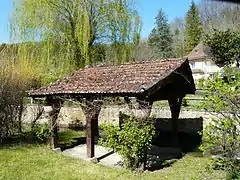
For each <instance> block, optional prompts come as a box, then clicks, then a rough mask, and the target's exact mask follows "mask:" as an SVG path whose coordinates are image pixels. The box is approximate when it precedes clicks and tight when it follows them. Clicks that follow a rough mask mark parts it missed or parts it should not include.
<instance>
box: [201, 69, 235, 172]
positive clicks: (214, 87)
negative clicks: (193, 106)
mask: <svg viewBox="0 0 240 180" xmlns="http://www.w3.org/2000/svg"><path fill="white" fill-rule="evenodd" d="M204 87H205V89H206V90H205V98H206V101H203V102H202V104H201V107H202V108H203V109H205V110H206V111H209V112H210V113H212V114H213V115H216V118H215V119H212V120H211V122H210V123H209V124H208V125H207V126H206V127H205V129H204V131H203V144H202V145H201V150H203V151H204V153H210V154H217V155H218V156H220V157H222V158H224V161H218V162H217V163H218V164H222V167H224V169H225V170H227V171H228V172H229V173H230V174H235V175H236V174H237V173H235V170H236V169H235V166H232V164H234V163H235V160H236V156H237V155H238V153H239V151H240V108H239V107H240V72H239V71H238V70H237V69H230V68H228V69H225V72H224V78H222V79H220V78H218V77H217V76H216V77H214V78H213V79H211V80H209V81H208V82H206V84H205V86H204ZM226 162H227V163H226Z"/></svg>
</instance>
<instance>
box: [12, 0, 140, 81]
mask: <svg viewBox="0 0 240 180" xmlns="http://www.w3.org/2000/svg"><path fill="white" fill-rule="evenodd" d="M15 2H16V3H15V4H16V8H15V12H14V13H13V19H12V28H11V33H12V39H13V41H14V42H21V46H19V48H21V49H23V50H22V51H23V52H22V53H21V54H19V56H20V57H19V58H21V59H24V58H25V59H27V60H30V61H33V62H34V64H37V65H38V66H39V67H42V71H43V76H46V75H47V76H48V77H50V81H51V80H52V79H54V78H55V79H56V78H58V77H59V76H61V75H63V74H66V73H69V72H71V71H72V70H74V69H76V68H82V67H84V66H85V65H89V64H94V63H96V62H93V60H94V61H95V60H96V61H98V60H99V56H101V55H102V54H103V56H104V55H105V54H106V53H105V51H106V49H108V48H107V47H109V46H108V45H107V44H111V45H112V46H111V48H112V49H113V51H114V53H115V54H116V55H115V56H114V57H113V60H112V61H115V62H122V61H126V60H128V59H127V55H128V54H129V48H130V46H129V44H134V43H137V42H138V41H139V38H140V36H139V33H140V27H141V26H140V18H139V16H138V14H137V11H136V10H135V8H134V3H133V1H131V0H116V1H112V0H107V1H106V0H88V1H86V0H58V1H55V0H15ZM36 7H37V8H36ZM22 43H23V44H24V45H23V46H22ZM101 45H106V46H101ZM103 47H104V51H102V48H103ZM98 53H100V55H99V54H98ZM23 56H24V57H23ZM96 56H97V57H96ZM100 59H101V58H100ZM51 77H52V78H51Z"/></svg>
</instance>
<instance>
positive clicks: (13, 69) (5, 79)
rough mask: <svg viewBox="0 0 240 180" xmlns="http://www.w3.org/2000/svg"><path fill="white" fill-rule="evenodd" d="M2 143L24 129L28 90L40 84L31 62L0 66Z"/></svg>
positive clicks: (0, 138) (0, 139)
mask: <svg viewBox="0 0 240 180" xmlns="http://www.w3.org/2000/svg"><path fill="white" fill-rule="evenodd" d="M0 84H1V86H0V143H1V141H2V139H3V138H6V137H8V136H10V135H13V134H15V133H19V132H21V130H22V119H21V117H22V111H23V108H24V104H23V102H24V97H25V96H26V90H28V89H29V88H31V87H32V88H34V87H37V86H38V85H39V81H38V76H37V75H36V72H35V70H34V69H33V68H32V66H31V64H28V63H22V62H18V63H16V64H14V63H8V64H7V65H4V66H1V67H0Z"/></svg>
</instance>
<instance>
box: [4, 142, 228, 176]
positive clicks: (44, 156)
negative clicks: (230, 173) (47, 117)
mask: <svg viewBox="0 0 240 180" xmlns="http://www.w3.org/2000/svg"><path fill="white" fill-rule="evenodd" d="M209 163H210V161H209V159H208V158H204V157H198V156H194V155H193V154H188V155H186V156H184V157H183V158H182V159H180V160H178V161H177V162H176V163H174V164H173V165H172V166H171V167H168V168H164V169H161V170H158V171H154V172H145V173H142V174H136V173H132V172H130V171H128V170H125V169H117V168H109V167H105V166H103V165H99V164H92V163H90V162H86V161H81V160H76V159H72V158H70V157H65V156H63V155H61V154H56V153H55V152H53V151H51V150H50V149H49V148H48V147H47V146H45V145H19V146H15V147H10V146H5V147H1V148H0V167H1V168H0V179H3V180H8V179H14V180H15V179H31V180H32V179H34V180H37V179H46V180H51V179H57V180H62V179H64V180H66V179H67V180H68V179H80V180H81V179H83V180H84V179H86V180H92V179H98V180H101V179H104V180H105V179H106V180H108V179H109V180H115V179H122V180H125V179H136V180H141V179H143V180H144V179H146V180H148V179H150V180H157V179H160V180H162V179H163V180H164V179H170V180H171V179H173V180H178V179H186V180H197V179H199V180H203V179H207V180H208V179H211V180H215V179H216V180H221V179H225V178H224V176H225V174H224V172H222V171H213V172H211V171H208V170H207V169H206V166H207V164H209Z"/></svg>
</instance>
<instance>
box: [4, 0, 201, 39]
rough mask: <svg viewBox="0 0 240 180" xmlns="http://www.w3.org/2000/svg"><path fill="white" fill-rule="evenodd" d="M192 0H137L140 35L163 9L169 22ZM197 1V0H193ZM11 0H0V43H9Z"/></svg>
mask: <svg viewBox="0 0 240 180" xmlns="http://www.w3.org/2000/svg"><path fill="white" fill-rule="evenodd" d="M191 1H192V0H137V9H138V10H139V14H140V16H141V18H142V23H143V26H142V32H141V37H142V38H143V39H146V38H147V37H148V35H149V33H150V32H151V30H152V29H153V28H154V22H155V17H156V15H157V12H158V10H159V9H160V8H162V9H163V11H164V12H165V14H166V15H167V18H168V20H169V22H171V21H172V20H173V19H174V18H175V17H184V16H185V14H186V12H187V10H188V8H189V6H190V3H191ZM194 1H195V2H198V1H199V0H194ZM11 12H12V0H0V43H9V42H10V40H9V36H10V33H9V19H10V17H11Z"/></svg>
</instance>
